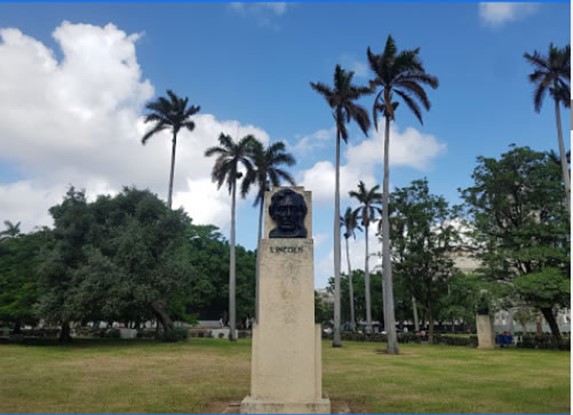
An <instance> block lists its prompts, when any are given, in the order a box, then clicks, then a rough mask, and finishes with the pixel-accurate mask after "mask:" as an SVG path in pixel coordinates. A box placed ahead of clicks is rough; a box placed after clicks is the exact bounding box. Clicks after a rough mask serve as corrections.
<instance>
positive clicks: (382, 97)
mask: <svg viewBox="0 0 573 415" xmlns="http://www.w3.org/2000/svg"><path fill="white" fill-rule="evenodd" d="M419 52H420V49H419V48H416V49H410V50H403V51H401V52H398V48H397V47H396V43H395V42H394V39H393V38H392V36H388V38H387V40H386V45H385V47H384V51H383V52H382V53H381V54H379V55H377V54H375V53H373V52H372V51H371V50H370V48H368V51H367V55H368V63H369V64H370V69H371V70H372V72H374V79H372V80H371V81H370V85H371V87H372V89H374V90H379V91H378V92H377V94H376V96H375V98H374V104H373V106H372V118H373V120H374V127H375V128H376V131H378V121H377V117H378V114H382V116H383V117H384V122H385V125H384V178H383V183H382V264H383V273H384V279H383V280H384V282H383V284H384V289H383V291H384V308H385V309H384V323H385V324H384V326H385V327H386V332H387V334H388V348H387V351H388V353H390V354H398V353H399V350H398V338H397V336H396V324H395V312H394V291H393V283H392V262H391V258H390V224H389V217H388V214H389V205H388V202H389V197H390V122H391V121H394V120H395V118H396V117H395V113H396V109H397V108H398V102H397V101H394V94H396V95H397V96H398V97H399V98H401V99H402V101H404V102H405V103H406V106H407V107H408V108H409V109H410V111H412V113H413V114H414V115H415V116H416V118H417V119H418V120H419V121H420V123H422V111H421V108H420V104H421V105H422V106H423V107H424V108H425V109H426V110H429V109H430V101H429V99H428V96H427V95H426V91H425V90H424V86H425V85H427V86H430V87H431V88H437V87H438V78H436V77H435V76H432V75H430V74H428V73H426V70H425V69H424V66H423V65H422V61H421V60H420V58H419V57H418V53H419Z"/></svg>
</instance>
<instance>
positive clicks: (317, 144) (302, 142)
mask: <svg viewBox="0 0 573 415" xmlns="http://www.w3.org/2000/svg"><path fill="white" fill-rule="evenodd" d="M335 135H336V127H332V128H330V129H323V130H318V131H316V132H314V133H312V134H309V135H305V136H304V137H302V138H299V139H298V141H297V143H296V144H295V145H294V146H289V151H292V152H294V153H295V154H297V155H300V156H304V155H308V154H310V153H312V152H313V151H315V150H321V149H324V148H325V147H326V146H327V145H328V144H329V143H331V142H333V141H334V139H335Z"/></svg>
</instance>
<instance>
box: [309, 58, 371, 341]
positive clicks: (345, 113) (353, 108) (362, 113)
mask: <svg viewBox="0 0 573 415" xmlns="http://www.w3.org/2000/svg"><path fill="white" fill-rule="evenodd" d="M353 76H354V72H352V71H348V72H346V71H345V70H344V69H342V67H341V66H340V65H336V67H335V69H334V86H333V87H332V88H331V87H329V86H327V85H325V84H323V83H320V82H316V83H314V82H311V83H310V86H311V87H312V89H314V90H315V91H316V92H318V93H319V94H321V95H322V96H323V97H324V98H325V99H326V102H327V103H328V105H329V106H330V108H332V116H333V117H334V120H335V121H336V172H335V179H334V334H333V342H332V346H333V347H341V346H342V342H341V338H340V140H341V139H342V140H344V142H345V143H346V141H347V140H348V130H347V129H346V124H347V123H349V122H350V121H352V120H354V121H355V122H356V123H357V124H358V126H359V127H360V129H361V130H362V131H363V132H364V134H365V135H368V129H369V128H370V119H369V117H368V112H367V111H366V110H365V109H364V108H363V107H361V106H360V105H358V104H356V103H355V101H356V100H357V99H358V98H360V97H361V96H363V95H366V94H369V93H371V90H370V88H366V87H359V86H355V85H352V77H353Z"/></svg>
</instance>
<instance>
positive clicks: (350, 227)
mask: <svg viewBox="0 0 573 415" xmlns="http://www.w3.org/2000/svg"><path fill="white" fill-rule="evenodd" d="M340 226H343V227H344V241H345V243H346V262H347V265H348V274H347V275H348V288H349V289H348V300H349V302H350V303H349V307H350V324H351V329H352V331H354V330H355V329H356V314H355V312H354V285H353V283H352V266H351V265H350V248H349V247H348V240H349V239H350V237H351V236H352V237H353V238H354V239H356V231H357V230H358V231H362V228H361V227H360V225H359V224H358V210H352V208H350V207H348V208H346V212H344V216H341V217H340ZM341 305H342V304H341Z"/></svg>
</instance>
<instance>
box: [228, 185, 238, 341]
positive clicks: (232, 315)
mask: <svg viewBox="0 0 573 415" xmlns="http://www.w3.org/2000/svg"><path fill="white" fill-rule="evenodd" d="M236 196H237V178H236V177H235V178H233V191H232V200H231V246H230V251H231V254H230V256H229V257H230V259H229V328H230V329H231V332H230V333H229V340H230V341H236V340H237V339H236V338H235V327H236V325H237V324H236V321H237V316H236V314H237V310H236V307H235V288H236V261H235V227H236V223H235V216H236V214H235V211H236V199H237V197H236Z"/></svg>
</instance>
